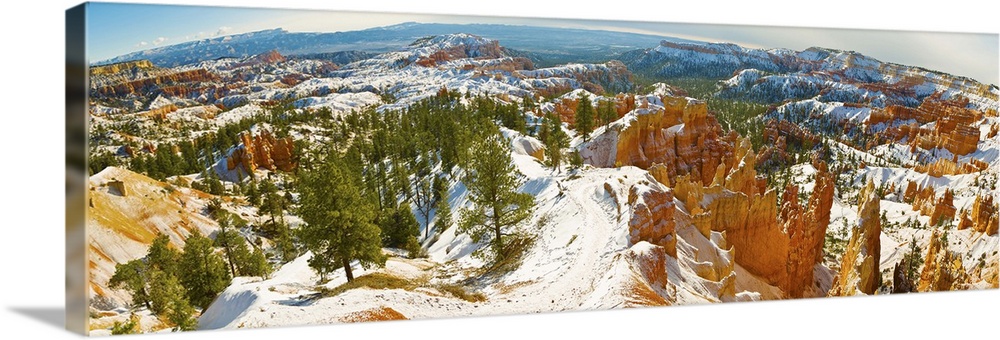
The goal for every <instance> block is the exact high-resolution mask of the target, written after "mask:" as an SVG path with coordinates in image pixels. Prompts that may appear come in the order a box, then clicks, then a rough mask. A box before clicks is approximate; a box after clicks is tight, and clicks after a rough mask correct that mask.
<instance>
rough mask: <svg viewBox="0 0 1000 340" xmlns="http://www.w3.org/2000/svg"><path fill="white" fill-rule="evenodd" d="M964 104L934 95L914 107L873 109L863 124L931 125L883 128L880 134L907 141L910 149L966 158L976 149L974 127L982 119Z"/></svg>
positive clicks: (964, 102) (893, 106)
mask: <svg viewBox="0 0 1000 340" xmlns="http://www.w3.org/2000/svg"><path fill="white" fill-rule="evenodd" d="M968 104H969V100H968V99H966V98H964V97H959V98H957V99H952V100H943V99H941V93H936V94H934V95H931V96H929V97H927V98H925V99H924V101H923V102H922V103H921V104H920V106H918V107H917V108H910V107H906V106H898V105H889V106H887V107H886V108H885V109H884V110H874V111H872V114H871V116H870V117H869V118H868V121H867V125H868V126H869V128H873V127H876V126H879V125H881V124H886V123H891V122H894V121H906V120H911V119H912V120H916V122H917V123H919V124H928V123H932V122H933V123H935V124H933V127H927V128H925V127H922V126H920V125H917V124H909V125H901V126H898V127H891V128H887V129H886V131H884V132H883V133H882V135H883V136H887V137H889V138H890V139H894V140H897V141H898V140H901V139H903V138H908V140H909V141H910V143H911V149H912V148H915V147H920V148H922V149H924V150H931V149H934V148H942V149H947V150H948V151H951V153H953V154H956V155H967V154H970V153H972V152H973V151H976V148H977V147H978V144H979V135H980V131H979V127H978V126H976V125H974V124H975V122H977V121H979V120H980V119H982V117H983V112H980V111H976V110H973V109H969V108H967V106H968Z"/></svg>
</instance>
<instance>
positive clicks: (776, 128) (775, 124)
mask: <svg viewBox="0 0 1000 340" xmlns="http://www.w3.org/2000/svg"><path fill="white" fill-rule="evenodd" d="M780 137H785V139H786V140H788V141H792V142H795V143H805V142H808V143H810V144H816V143H819V142H820V140H821V139H820V137H819V136H816V135H814V134H813V133H812V132H810V131H809V130H806V129H803V128H801V127H799V126H798V125H796V124H795V123H792V122H789V121H787V120H784V119H782V120H777V119H769V120H768V121H767V123H765V124H764V140H766V141H769V142H772V143H777V142H778V139H779V138H780ZM782 151H784V148H782Z"/></svg>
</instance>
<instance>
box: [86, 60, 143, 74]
mask: <svg viewBox="0 0 1000 340" xmlns="http://www.w3.org/2000/svg"><path fill="white" fill-rule="evenodd" d="M151 68H153V63H152V62H150V61H149V60H145V59H142V60H133V61H126V62H121V63H114V64H108V65H101V66H92V67H90V75H91V76H100V75H106V74H115V73H119V72H123V71H126V70H133V69H140V70H144V69H151Z"/></svg>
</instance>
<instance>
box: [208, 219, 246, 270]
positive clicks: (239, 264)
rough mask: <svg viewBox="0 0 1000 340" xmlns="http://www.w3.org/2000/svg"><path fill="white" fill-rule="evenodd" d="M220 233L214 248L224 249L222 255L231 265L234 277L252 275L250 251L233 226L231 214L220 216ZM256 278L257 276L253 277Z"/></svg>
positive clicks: (216, 237) (230, 268)
mask: <svg viewBox="0 0 1000 340" xmlns="http://www.w3.org/2000/svg"><path fill="white" fill-rule="evenodd" d="M217 219H218V221H219V233H218V234H217V235H216V236H215V242H214V246H216V247H220V248H222V254H223V255H224V256H225V259H226V262H227V264H229V273H230V275H232V276H233V277H236V276H241V275H250V274H249V272H250V267H251V264H250V249H249V248H247V244H246V240H245V239H244V238H243V236H241V235H240V233H239V231H237V230H236V229H234V227H233V226H232V224H233V222H232V217H231V216H230V215H229V213H222V214H219V216H218V218H217ZM253 276H256V275H253Z"/></svg>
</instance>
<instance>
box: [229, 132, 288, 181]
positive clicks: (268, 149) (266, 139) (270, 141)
mask: <svg viewBox="0 0 1000 340" xmlns="http://www.w3.org/2000/svg"><path fill="white" fill-rule="evenodd" d="M240 141H241V142H242V143H241V147H240V148H237V149H236V150H234V151H233V152H232V153H231V154H230V155H229V157H228V158H227V159H226V166H227V168H228V169H229V170H233V169H235V168H236V167H237V166H242V167H243V169H244V170H246V171H247V172H249V173H253V172H254V171H255V170H257V168H263V169H268V170H272V171H273V170H281V171H292V170H295V167H296V166H297V164H296V163H295V162H294V161H293V160H292V157H293V152H294V150H295V146H294V145H293V143H292V138H291V137H285V138H275V137H274V136H273V135H271V133H270V132H269V131H267V130H261V132H260V134H258V135H256V136H251V134H249V133H246V132H244V133H241V134H240Z"/></svg>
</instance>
